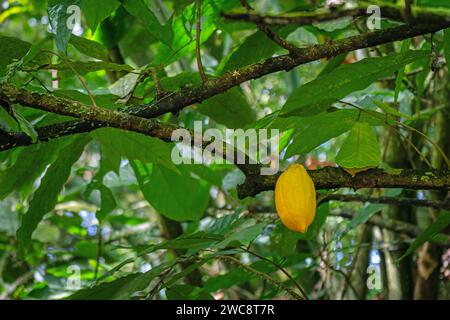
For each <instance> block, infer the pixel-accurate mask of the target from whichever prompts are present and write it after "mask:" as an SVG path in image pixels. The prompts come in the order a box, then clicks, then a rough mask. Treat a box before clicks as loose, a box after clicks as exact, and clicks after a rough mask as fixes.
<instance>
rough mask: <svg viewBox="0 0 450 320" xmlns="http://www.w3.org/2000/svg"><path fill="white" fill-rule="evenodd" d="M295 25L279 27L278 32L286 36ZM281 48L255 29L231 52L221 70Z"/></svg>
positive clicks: (229, 68)
mask: <svg viewBox="0 0 450 320" xmlns="http://www.w3.org/2000/svg"><path fill="white" fill-rule="evenodd" d="M295 28H296V27H295V26H288V27H284V28H281V29H280V30H279V31H278V30H277V31H278V34H279V35H280V36H281V37H286V36H287V35H288V34H289V33H291V32H292V31H294V30H295ZM280 50H282V48H281V47H280V46H279V45H277V44H276V43H274V42H273V41H271V40H270V39H269V38H268V37H267V35H266V34H265V33H264V32H262V31H257V32H255V33H254V34H252V35H250V36H248V37H247V38H246V39H245V40H244V42H243V43H242V44H241V45H240V46H239V47H238V48H237V49H236V50H235V51H234V52H233V53H232V54H231V56H230V58H229V59H228V61H227V64H226V65H225V67H224V69H223V71H224V72H227V71H232V70H235V69H239V68H241V67H244V66H247V65H250V64H252V63H256V62H259V61H261V60H264V59H267V58H270V57H271V56H272V55H273V54H274V53H276V52H278V51H280Z"/></svg>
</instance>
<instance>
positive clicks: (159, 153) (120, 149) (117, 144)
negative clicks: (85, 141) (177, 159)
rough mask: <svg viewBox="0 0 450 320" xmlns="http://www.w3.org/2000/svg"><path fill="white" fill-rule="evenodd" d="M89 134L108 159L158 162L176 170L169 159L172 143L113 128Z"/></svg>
mask: <svg viewBox="0 0 450 320" xmlns="http://www.w3.org/2000/svg"><path fill="white" fill-rule="evenodd" d="M91 136H92V137H93V138H94V139H95V140H97V141H98V142H99V143H100V144H101V145H102V151H103V152H104V153H106V154H107V156H108V157H109V158H110V159H117V158H118V157H125V158H127V159H129V160H140V161H142V162H145V163H154V164H158V165H161V166H163V167H165V168H167V169H169V170H172V171H174V172H178V169H177V167H176V166H175V165H174V164H173V162H172V160H171V152H172V146H173V145H172V144H168V143H165V142H163V141H161V140H159V139H157V138H153V137H149V136H144V135H142V134H139V133H135V132H128V131H123V130H119V129H113V128H103V129H99V130H96V131H94V132H92V133H91Z"/></svg>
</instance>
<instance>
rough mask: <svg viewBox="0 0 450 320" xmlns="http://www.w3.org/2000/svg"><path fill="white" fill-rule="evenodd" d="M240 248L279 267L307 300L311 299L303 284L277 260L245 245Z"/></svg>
mask: <svg viewBox="0 0 450 320" xmlns="http://www.w3.org/2000/svg"><path fill="white" fill-rule="evenodd" d="M240 248H241V249H242V250H244V251H245V252H247V253H250V254H251V255H254V256H255V257H257V258H259V259H261V260H264V261H267V262H269V263H270V264H272V265H274V266H275V267H276V268H278V269H279V270H280V271H281V272H283V273H284V274H285V275H286V277H288V278H289V280H291V281H292V282H293V283H294V285H295V286H296V287H297V289H298V290H299V291H300V293H301V294H302V295H303V297H304V298H305V300H309V299H308V295H307V294H306V292H305V290H304V289H303V288H302V286H301V285H300V284H299V283H298V282H297V281H295V279H294V278H293V277H292V276H291V275H290V274H289V272H287V271H286V269H284V268H283V267H282V266H281V265H279V264H278V263H276V262H275V261H273V260H271V259H268V258H266V257H264V256H262V255H260V254H258V253H256V252H254V251H252V250H250V249H248V248H244V247H240Z"/></svg>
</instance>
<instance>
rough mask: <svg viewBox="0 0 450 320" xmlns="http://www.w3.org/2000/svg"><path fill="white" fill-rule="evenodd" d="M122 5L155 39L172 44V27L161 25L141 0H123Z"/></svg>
mask: <svg viewBox="0 0 450 320" xmlns="http://www.w3.org/2000/svg"><path fill="white" fill-rule="evenodd" d="M123 6H124V7H125V9H126V10H127V11H128V12H129V13H130V14H131V15H133V16H134V17H136V18H138V19H139V20H141V22H142V23H143V24H144V26H145V27H146V28H147V30H148V31H149V32H150V33H151V34H152V35H153V36H154V37H155V38H156V39H158V40H159V41H161V42H162V43H164V44H166V45H167V46H170V45H171V44H172V37H173V35H172V29H171V28H168V27H165V26H162V25H161V24H160V23H159V21H158V19H157V18H156V16H155V14H154V13H153V12H152V11H151V10H150V8H149V7H148V6H147V4H146V3H145V2H144V1H143V0H125V1H124V2H123Z"/></svg>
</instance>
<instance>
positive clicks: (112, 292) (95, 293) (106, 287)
mask: <svg viewBox="0 0 450 320" xmlns="http://www.w3.org/2000/svg"><path fill="white" fill-rule="evenodd" d="M166 268H167V266H166V264H162V265H159V266H157V267H155V268H153V269H151V270H150V271H147V272H145V273H132V274H129V275H127V276H125V277H122V278H118V279H116V280H113V281H111V282H106V283H101V284H99V285H96V286H95V287H92V288H86V289H82V290H80V291H77V292H75V293H74V294H73V295H71V296H70V297H68V299H69V300H124V299H129V298H131V297H132V295H133V294H134V293H138V292H139V291H142V290H145V289H146V288H147V287H148V286H149V285H150V283H151V281H152V280H153V279H154V278H155V277H157V276H159V275H160V274H161V272H162V271H164V269H166Z"/></svg>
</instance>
